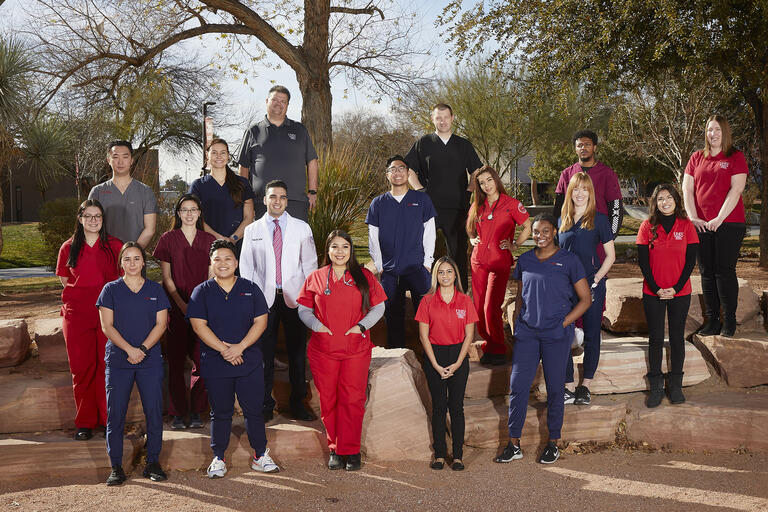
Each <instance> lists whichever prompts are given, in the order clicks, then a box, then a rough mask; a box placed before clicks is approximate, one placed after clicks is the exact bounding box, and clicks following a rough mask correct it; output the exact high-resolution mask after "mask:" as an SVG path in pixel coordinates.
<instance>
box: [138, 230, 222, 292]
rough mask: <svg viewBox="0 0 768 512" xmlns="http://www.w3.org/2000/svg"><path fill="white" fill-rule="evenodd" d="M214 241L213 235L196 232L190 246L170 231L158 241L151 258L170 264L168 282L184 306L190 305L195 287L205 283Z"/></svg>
mask: <svg viewBox="0 0 768 512" xmlns="http://www.w3.org/2000/svg"><path fill="white" fill-rule="evenodd" d="M215 240H216V239H215V238H214V236H213V235H212V234H210V233H206V232H205V231H202V230H200V229H198V230H197V233H196V234H195V239H194V240H193V241H192V245H189V242H187V237H185V236H184V233H183V232H182V231H181V229H172V230H171V231H168V232H166V233H164V234H163V236H161V237H160V240H158V241H157V247H156V248H155V252H154V254H153V256H154V257H155V258H157V259H158V260H160V261H165V262H166V263H170V264H171V278H172V279H173V282H174V283H175V284H176V289H177V290H178V292H179V296H181V298H182V299H183V300H184V302H189V296H190V295H192V290H194V289H195V286H197V285H199V284H200V283H202V282H203V281H206V280H207V279H208V265H209V264H210V257H209V255H208V253H209V251H210V250H211V244H213V242H214V241H215ZM171 302H173V301H171ZM173 306H174V307H175V306H176V304H173Z"/></svg>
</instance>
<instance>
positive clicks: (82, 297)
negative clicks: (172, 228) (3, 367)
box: [56, 199, 123, 441]
mask: <svg viewBox="0 0 768 512" xmlns="http://www.w3.org/2000/svg"><path fill="white" fill-rule="evenodd" d="M122 245H123V244H122V243H121V242H120V240H118V239H117V238H114V237H111V236H109V235H107V230H106V223H105V221H104V208H102V206H101V203H99V202H98V201H97V200H95V199H88V200H87V201H84V202H83V203H82V204H81V205H80V208H79V209H78V210H77V222H76V224H75V233H74V234H73V235H72V237H71V238H70V239H69V240H67V241H66V242H64V243H63V244H62V246H61V249H59V257H58V260H57V263H56V275H57V276H59V280H61V284H62V286H63V287H64V290H63V291H62V292H61V301H62V302H63V303H64V305H63V306H62V307H61V316H63V317H64V322H63V331H64V341H65V343H66V345H67V357H68V359H69V368H70V371H71V372H72V391H73V392H74V395H75V406H76V407H77V414H76V416H75V427H76V428H77V432H76V433H75V439H77V440H78V441H87V440H88V439H90V438H91V437H93V429H94V428H95V427H96V426H97V425H106V424H107V396H106V394H105V391H104V347H105V346H106V344H107V338H106V336H104V333H103V332H101V324H100V321H99V309H98V308H97V307H96V299H98V298H99V294H100V293H101V289H102V288H103V287H104V285H105V284H106V283H108V282H110V281H114V280H115V279H117V278H118V277H119V276H120V271H119V267H118V264H117V255H118V254H119V253H120V248H121V247H122Z"/></svg>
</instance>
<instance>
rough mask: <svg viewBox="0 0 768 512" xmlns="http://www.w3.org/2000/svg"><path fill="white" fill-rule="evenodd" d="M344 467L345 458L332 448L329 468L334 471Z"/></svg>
mask: <svg viewBox="0 0 768 512" xmlns="http://www.w3.org/2000/svg"><path fill="white" fill-rule="evenodd" d="M343 467H344V459H342V457H341V455H339V454H337V453H336V452H335V451H333V450H331V454H330V455H329V456H328V469H330V470H331V471H333V470H336V469H341V468H343Z"/></svg>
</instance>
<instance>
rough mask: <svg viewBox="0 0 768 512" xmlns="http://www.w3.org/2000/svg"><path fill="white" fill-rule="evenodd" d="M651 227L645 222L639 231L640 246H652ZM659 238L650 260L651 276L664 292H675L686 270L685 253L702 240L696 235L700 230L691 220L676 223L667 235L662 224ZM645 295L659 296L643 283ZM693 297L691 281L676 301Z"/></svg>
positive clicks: (686, 284) (657, 232) (651, 251)
mask: <svg viewBox="0 0 768 512" xmlns="http://www.w3.org/2000/svg"><path fill="white" fill-rule="evenodd" d="M651 227H652V226H651V223H650V222H648V221H647V220H644V221H643V223H642V224H640V229H639V230H638V231H637V241H636V242H635V243H636V244H637V245H649V244H650V242H651V238H653V232H652V231H651ZM656 234H657V235H658V237H657V238H656V240H654V241H653V249H650V250H649V251H648V252H649V255H650V257H649V259H650V265H651V272H652V273H653V279H654V280H655V281H656V284H657V285H659V287H661V288H672V287H673V286H675V285H676V284H677V281H678V280H679V279H680V274H682V273H683V268H684V267H685V251H686V250H687V249H688V244H697V243H699V236H698V235H697V234H696V228H695V227H694V225H693V222H691V221H690V220H688V219H680V218H678V219H677V220H675V223H674V224H673V225H672V232H670V233H667V232H666V231H664V228H663V227H662V226H661V224H659V225H658V227H657V228H656ZM643 293H644V294H646V295H656V294H655V293H653V292H652V291H651V288H650V287H649V286H648V283H647V282H646V281H645V280H643ZM690 294H691V280H690V279H688V281H687V282H686V283H685V286H683V289H682V290H680V292H678V293H676V294H675V297H679V296H681V295H690Z"/></svg>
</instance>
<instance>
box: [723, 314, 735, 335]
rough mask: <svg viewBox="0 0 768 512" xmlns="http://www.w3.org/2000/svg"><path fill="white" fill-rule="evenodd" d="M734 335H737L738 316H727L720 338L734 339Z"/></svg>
mask: <svg viewBox="0 0 768 512" xmlns="http://www.w3.org/2000/svg"><path fill="white" fill-rule="evenodd" d="M734 334H736V315H733V317H728V316H726V317H725V318H724V319H723V328H722V329H721V330H720V336H725V337H726V338H733V336H734Z"/></svg>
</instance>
